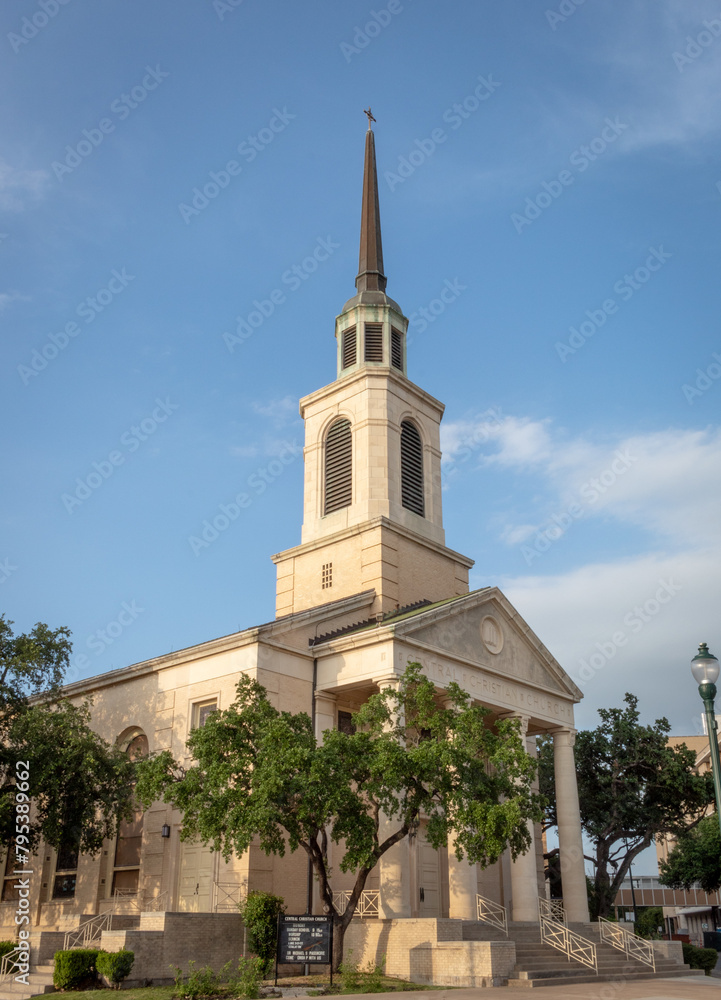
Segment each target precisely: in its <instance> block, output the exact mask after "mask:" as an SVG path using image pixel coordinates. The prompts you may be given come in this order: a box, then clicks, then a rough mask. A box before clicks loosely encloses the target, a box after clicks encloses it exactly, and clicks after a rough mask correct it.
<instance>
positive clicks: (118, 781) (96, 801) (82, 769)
mask: <svg viewBox="0 0 721 1000" xmlns="http://www.w3.org/2000/svg"><path fill="white" fill-rule="evenodd" d="M12 624H13V623H12V622H11V621H7V620H6V619H5V617H4V616H2V615H0V839H1V840H2V843H4V844H9V843H11V842H13V841H14V842H15V843H16V845H17V849H18V851H19V853H20V854H25V853H26V852H27V851H32V850H33V849H35V848H36V847H37V846H38V844H39V842H40V840H41V839H42V840H44V841H45V842H46V843H47V844H50V845H51V846H53V847H55V848H59V847H61V846H65V845H69V844H71V845H73V846H74V847H75V848H77V849H78V850H81V851H84V852H87V853H90V854H94V853H97V851H98V850H100V848H101V847H102V843H103V839H104V838H105V837H112V836H114V835H115V832H116V830H117V823H118V822H119V820H120V819H121V818H122V817H123V816H125V815H126V810H127V803H128V800H129V797H130V794H131V791H132V781H133V770H134V764H133V763H132V762H131V761H129V760H128V758H127V756H126V755H125V754H124V753H122V752H121V751H120V750H119V749H118V748H116V747H111V746H109V745H108V744H107V743H106V742H105V740H103V738H102V737H101V736H99V735H98V734H97V733H95V732H94V731H93V730H92V729H91V728H90V725H89V723H90V705H89V703H88V702H85V703H83V704H82V705H73V704H71V703H70V702H69V701H67V700H63V699H62V698H61V685H62V679H63V675H64V672H65V669H66V667H67V664H68V659H69V656H70V652H71V650H72V644H71V642H70V638H69V636H70V633H69V631H68V629H67V628H58V629H55V630H54V631H53V630H51V629H50V628H48V626H47V625H45V624H43V623H41V622H38V624H37V625H35V627H34V628H33V630H32V631H31V632H29V633H28V634H22V635H18V636H15V635H14V634H13V631H12ZM18 762H27V763H28V767H27V769H23V772H24V770H27V771H28V774H29V776H28V779H27V783H28V786H29V787H28V790H27V796H28V797H29V799H30V801H31V803H32V809H31V812H30V815H29V816H28V817H25V819H24V825H26V826H27V831H25V830H24V829H22V830H21V831H18V830H17V828H16V798H15V796H16V791H17V789H16V765H17V764H18Z"/></svg>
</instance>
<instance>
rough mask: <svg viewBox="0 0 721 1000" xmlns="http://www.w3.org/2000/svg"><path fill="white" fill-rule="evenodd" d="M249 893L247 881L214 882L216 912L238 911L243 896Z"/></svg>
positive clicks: (214, 907) (214, 908)
mask: <svg viewBox="0 0 721 1000" xmlns="http://www.w3.org/2000/svg"><path fill="white" fill-rule="evenodd" d="M247 894H248V883H247V882H213V910H214V912H216V913H217V912H218V911H225V910H232V911H237V909H238V906H239V905H240V903H241V902H242V900H243V898H244V897H245V896H246V895H247Z"/></svg>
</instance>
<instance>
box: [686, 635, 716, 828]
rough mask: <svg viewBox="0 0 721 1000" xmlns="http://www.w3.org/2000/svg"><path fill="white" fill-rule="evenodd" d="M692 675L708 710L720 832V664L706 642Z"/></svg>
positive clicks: (692, 669) (694, 663) (693, 664)
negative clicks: (717, 703)
mask: <svg viewBox="0 0 721 1000" xmlns="http://www.w3.org/2000/svg"><path fill="white" fill-rule="evenodd" d="M691 673H692V674H693V676H694V680H695V681H696V683H697V684H698V693H699V694H700V695H701V698H702V700H703V704H704V708H705V709H706V728H707V730H708V739H709V746H710V749H711V771H712V773H713V787H714V792H715V795H716V816H717V817H718V822H719V830H721V758H719V751H718V736H717V735H716V716H715V714H714V707H713V703H714V700H715V698H716V681H717V680H718V675H719V662H718V660H717V659H716V657H715V656H714V655H713V654H712V653H709V651H708V646H707V645H706V643H705V642H702V643H701V645H700V646H699V647H698V653H697V654H696V655H695V656H694V658H693V659H692V660H691Z"/></svg>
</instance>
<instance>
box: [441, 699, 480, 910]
mask: <svg viewBox="0 0 721 1000" xmlns="http://www.w3.org/2000/svg"><path fill="white" fill-rule="evenodd" d="M441 704H442V705H443V707H444V708H451V707H452V706H453V702H452V701H451V700H450V698H442V699H441ZM477 894H478V875H477V872H476V866H475V864H471V863H470V861H469V860H468V858H467V857H466V856H465V855H464V857H463V860H462V861H459V860H458V858H457V857H456V843H455V837H453V836H450V837H449V838H448V916H449V917H450V918H451V919H452V920H477V919H478V909H477V907H476V895H477Z"/></svg>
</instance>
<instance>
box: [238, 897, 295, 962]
mask: <svg viewBox="0 0 721 1000" xmlns="http://www.w3.org/2000/svg"><path fill="white" fill-rule="evenodd" d="M238 909H239V910H240V915H241V917H242V918H243V923H244V924H245V926H246V929H247V931H248V934H249V938H248V947H249V948H250V949H251V950H252V951H254V952H255V954H256V955H258V956H259V957H260V958H262V959H263V972H267V971H268V969H270V967H271V966H272V964H273V961H274V960H275V951H276V947H277V943H278V915H279V914H281V913H285V903H284V900H283V897H282V896H274V895H273V894H272V893H270V892H260V891H259V890H257V889H251V891H250V892H249V893H248V895H247V896H246V897H245V899H244V900H243V902H242V903H240V904H239V906H238Z"/></svg>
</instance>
